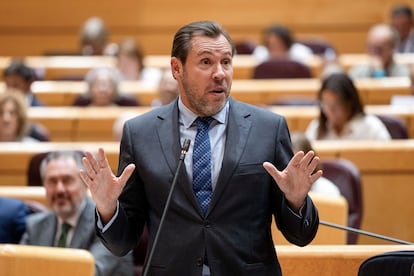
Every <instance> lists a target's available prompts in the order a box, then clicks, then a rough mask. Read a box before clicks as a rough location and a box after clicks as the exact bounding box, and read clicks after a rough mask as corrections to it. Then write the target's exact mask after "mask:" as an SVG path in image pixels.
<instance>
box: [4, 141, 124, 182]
mask: <svg viewBox="0 0 414 276" xmlns="http://www.w3.org/2000/svg"><path fill="white" fill-rule="evenodd" d="M101 146H102V147H103V148H104V149H105V151H106V153H107V154H108V161H109V164H110V165H111V168H112V169H113V170H114V172H116V169H117V168H118V154H119V143H117V142H99V143H96V142H95V143H85V142H79V143H74V142H69V143H65V142H63V143H59V142H57V143H46V142H45V143H37V144H35V145H34V144H32V143H1V144H0V185H5V186H25V185H26V184H27V169H28V165H29V160H30V158H31V157H32V156H33V155H34V154H36V153H41V152H47V151H55V150H89V151H91V152H96V151H97V150H98V147H101Z"/></svg>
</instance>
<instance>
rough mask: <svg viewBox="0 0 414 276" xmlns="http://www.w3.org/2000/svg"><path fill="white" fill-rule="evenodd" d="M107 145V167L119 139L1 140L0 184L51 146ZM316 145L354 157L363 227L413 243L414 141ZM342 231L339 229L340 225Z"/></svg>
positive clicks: (19, 181) (14, 178) (328, 153)
mask: <svg viewBox="0 0 414 276" xmlns="http://www.w3.org/2000/svg"><path fill="white" fill-rule="evenodd" d="M99 146H102V147H103V148H104V149H105V152H106V153H107V155H108V160H109V162H110V165H111V168H112V169H113V170H114V171H115V170H116V169H117V166H118V154H119V144H118V143H117V142H72V143H60V142H55V143H38V144H36V146H35V147H34V146H33V144H21V143H1V144H0V185H6V186H10V185H17V186H19V185H20V186H24V185H26V183H27V181H26V172H27V165H28V162H29V159H30V157H31V156H32V155H33V154H35V153H39V152H45V151H50V150H64V149H77V150H78V149H80V150H86V149H87V150H91V151H96V150H97V148H98V147H99ZM314 148H315V150H316V151H317V153H318V155H319V156H320V157H321V158H332V157H338V158H339V157H342V158H347V159H349V160H351V161H352V162H354V163H355V164H356V165H357V166H358V168H359V169H360V172H361V177H362V190H363V204H364V205H363V207H364V215H363V218H362V226H361V227H362V229H364V230H367V231H371V232H374V233H378V234H382V235H386V236H391V237H394V238H398V239H401V240H406V241H411V242H414V221H413V220H412V219H409V218H411V216H412V214H413V213H414V205H413V204H411V202H412V195H413V194H414V186H413V185H412V180H413V179H414V165H413V162H412V156H414V140H393V141H387V142H381V141H376V142H374V141H349V142H332V141H331V142H329V141H325V142H321V141H320V142H315V143H314ZM338 231H341V230H338ZM358 243H359V244H384V243H387V242H385V241H380V240H376V239H374V238H370V237H362V236H361V237H360V238H359V241H358Z"/></svg>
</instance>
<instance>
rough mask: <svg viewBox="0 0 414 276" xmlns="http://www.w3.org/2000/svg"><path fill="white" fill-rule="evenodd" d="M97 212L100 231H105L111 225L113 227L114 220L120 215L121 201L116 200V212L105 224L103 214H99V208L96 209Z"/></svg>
mask: <svg viewBox="0 0 414 276" xmlns="http://www.w3.org/2000/svg"><path fill="white" fill-rule="evenodd" d="M95 212H96V216H97V217H98V221H97V223H96V226H97V227H98V229H99V231H101V233H104V232H105V231H106V230H108V228H109V227H111V225H112V223H113V222H114V220H115V219H116V217H117V216H118V212H119V201H117V202H116V209H115V214H114V215H113V216H112V218H111V220H110V221H109V222H108V223H107V224H106V225H105V226H104V225H103V223H102V220H101V216H100V215H99V213H98V210H95Z"/></svg>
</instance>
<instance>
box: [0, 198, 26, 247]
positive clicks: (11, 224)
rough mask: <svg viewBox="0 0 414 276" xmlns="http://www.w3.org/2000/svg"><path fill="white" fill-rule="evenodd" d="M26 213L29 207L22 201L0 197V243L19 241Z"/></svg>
mask: <svg viewBox="0 0 414 276" xmlns="http://www.w3.org/2000/svg"><path fill="white" fill-rule="evenodd" d="M28 215H29V208H28V206H27V205H26V204H25V203H24V202H23V201H20V200H17V199H13V198H3V197H0V243H19V241H20V239H21V237H22V235H23V233H24V231H25V228H26V217H27V216H28Z"/></svg>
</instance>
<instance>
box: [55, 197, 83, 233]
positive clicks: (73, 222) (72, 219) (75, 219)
mask: <svg viewBox="0 0 414 276" xmlns="http://www.w3.org/2000/svg"><path fill="white" fill-rule="evenodd" d="M85 207H86V200H83V201H82V203H81V205H80V206H79V209H78V211H77V212H76V213H75V214H74V215H73V216H71V217H70V218H68V219H66V220H65V221H63V220H62V219H61V218H60V217H58V220H59V224H62V223H64V222H66V223H69V224H70V225H71V227H72V228H75V226H76V225H77V223H78V220H79V217H80V216H81V214H82V212H83V209H85Z"/></svg>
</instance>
